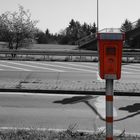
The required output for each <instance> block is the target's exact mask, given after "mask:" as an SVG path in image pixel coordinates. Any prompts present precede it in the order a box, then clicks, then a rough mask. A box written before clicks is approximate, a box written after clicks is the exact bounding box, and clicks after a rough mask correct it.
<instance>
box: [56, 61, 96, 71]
mask: <svg viewBox="0 0 140 140" xmlns="http://www.w3.org/2000/svg"><path fill="white" fill-rule="evenodd" d="M55 63H57V64H65V65H73V66H79V65H76V64H69V63H63V62H55ZM61 67H63V68H68V69H73V70H79V71H85V72H91V73H96V72H97V71H95V70H87V69H80V68H73V67H65V66H61Z"/></svg>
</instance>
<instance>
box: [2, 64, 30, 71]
mask: <svg viewBox="0 0 140 140" xmlns="http://www.w3.org/2000/svg"><path fill="white" fill-rule="evenodd" d="M0 66H2V67H8V68H14V69H19V70H23V71H31V70H29V69H24V68H19V67H14V66H7V65H3V64H0Z"/></svg>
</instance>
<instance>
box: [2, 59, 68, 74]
mask: <svg viewBox="0 0 140 140" xmlns="http://www.w3.org/2000/svg"><path fill="white" fill-rule="evenodd" d="M3 62H6V63H10V64H15V65H21V66H27V67H32V68H39V69H47V70H51V71H55V72H65V71H63V70H57V69H50V68H46V67H38V66H32V65H27V64H20V63H16V62H8V61H3Z"/></svg>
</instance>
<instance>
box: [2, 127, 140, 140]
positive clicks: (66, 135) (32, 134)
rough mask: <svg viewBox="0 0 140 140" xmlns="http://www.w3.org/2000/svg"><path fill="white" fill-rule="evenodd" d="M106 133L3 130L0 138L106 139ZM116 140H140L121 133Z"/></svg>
mask: <svg viewBox="0 0 140 140" xmlns="http://www.w3.org/2000/svg"><path fill="white" fill-rule="evenodd" d="M104 139H105V134H104V133H103V132H99V133H93V134H91V133H90V134H89V133H84V132H78V131H74V132H73V131H70V130H66V131H61V132H55V131H47V130H44V131H41V130H35V129H31V130H24V129H23V130H18V129H17V130H5V131H3V130H1V131H0V140H104ZM114 139H115V140H140V137H138V136H125V134H124V135H119V136H115V137H114Z"/></svg>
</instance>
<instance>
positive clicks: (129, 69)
mask: <svg viewBox="0 0 140 140" xmlns="http://www.w3.org/2000/svg"><path fill="white" fill-rule="evenodd" d="M122 70H123V71H132V72H133V71H135V72H140V70H137V69H132V68H129V67H128V68H122Z"/></svg>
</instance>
